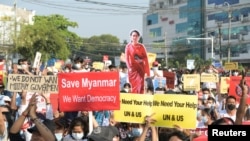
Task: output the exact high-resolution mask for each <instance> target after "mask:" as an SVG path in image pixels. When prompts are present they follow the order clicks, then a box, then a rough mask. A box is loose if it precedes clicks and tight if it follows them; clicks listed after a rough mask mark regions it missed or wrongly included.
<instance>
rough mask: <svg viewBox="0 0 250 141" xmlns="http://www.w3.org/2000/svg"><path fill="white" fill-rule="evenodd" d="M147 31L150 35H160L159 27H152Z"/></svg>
mask: <svg viewBox="0 0 250 141" xmlns="http://www.w3.org/2000/svg"><path fill="white" fill-rule="evenodd" d="M149 32H150V36H151V37H161V36H162V32H161V27H158V28H152V29H150V30H149Z"/></svg>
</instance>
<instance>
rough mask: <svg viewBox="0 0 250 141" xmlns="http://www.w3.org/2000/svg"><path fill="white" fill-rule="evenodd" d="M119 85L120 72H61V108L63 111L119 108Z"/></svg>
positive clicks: (59, 87)
mask: <svg viewBox="0 0 250 141" xmlns="http://www.w3.org/2000/svg"><path fill="white" fill-rule="evenodd" d="M107 76H109V77H107ZM119 85H120V82H119V73H118V72H98V73H93V72H82V73H59V74H58V90H59V108H60V110H61V111H95V110H118V109H120V87H119ZM83 105H84V106H83Z"/></svg>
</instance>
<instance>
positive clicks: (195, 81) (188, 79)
mask: <svg viewBox="0 0 250 141" xmlns="http://www.w3.org/2000/svg"><path fill="white" fill-rule="evenodd" d="M183 89H184V91H193V90H199V89H200V75H199V74H183Z"/></svg>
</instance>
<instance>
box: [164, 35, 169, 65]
mask: <svg viewBox="0 0 250 141" xmlns="http://www.w3.org/2000/svg"><path fill="white" fill-rule="evenodd" d="M164 40H165V62H166V67H168V47H167V32H165V34H164Z"/></svg>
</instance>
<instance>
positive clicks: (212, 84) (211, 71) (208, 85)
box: [202, 65, 218, 89]
mask: <svg viewBox="0 0 250 141" xmlns="http://www.w3.org/2000/svg"><path fill="white" fill-rule="evenodd" d="M202 74H218V70H217V69H216V68H215V67H214V66H213V65H210V66H207V67H206V68H205V70H204V72H203V73H202ZM202 88H208V89H216V88H217V86H216V82H203V84H202Z"/></svg>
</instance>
